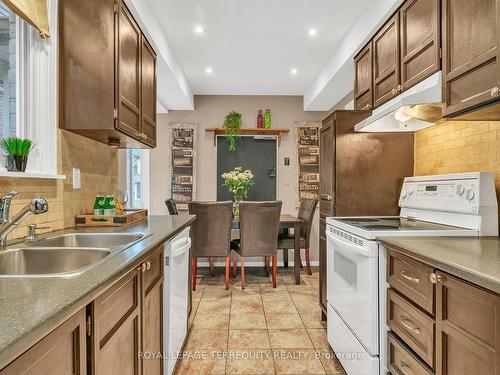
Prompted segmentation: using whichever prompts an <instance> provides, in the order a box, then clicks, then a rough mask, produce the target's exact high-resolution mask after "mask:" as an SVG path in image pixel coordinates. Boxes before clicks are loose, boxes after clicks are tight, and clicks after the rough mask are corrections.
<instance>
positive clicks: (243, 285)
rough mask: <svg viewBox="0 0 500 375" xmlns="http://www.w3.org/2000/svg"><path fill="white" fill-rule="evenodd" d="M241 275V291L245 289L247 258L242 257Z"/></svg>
mask: <svg viewBox="0 0 500 375" xmlns="http://www.w3.org/2000/svg"><path fill="white" fill-rule="evenodd" d="M240 269H241V271H240V272H241V274H240V279H241V280H240V282H241V289H242V290H243V289H245V257H241V265H240Z"/></svg>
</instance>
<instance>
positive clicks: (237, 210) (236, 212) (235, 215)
mask: <svg viewBox="0 0 500 375" xmlns="http://www.w3.org/2000/svg"><path fill="white" fill-rule="evenodd" d="M233 218H234V219H235V220H239V219H240V201H239V200H236V199H235V200H234V202H233Z"/></svg>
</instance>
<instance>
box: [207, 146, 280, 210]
mask: <svg viewBox="0 0 500 375" xmlns="http://www.w3.org/2000/svg"><path fill="white" fill-rule="evenodd" d="M235 167H242V168H243V170H245V169H250V170H251V171H252V173H253V175H254V179H253V180H254V185H253V186H252V188H251V189H250V191H249V193H248V198H247V200H251V201H272V200H276V174H277V171H276V139H258V138H257V139H256V138H254V137H241V138H240V139H238V141H237V145H236V152H230V151H229V150H228V147H227V142H226V140H225V139H224V137H217V200H218V201H225V200H233V195H232V194H231V193H230V192H229V191H228V190H227V188H226V187H225V186H223V185H222V183H223V179H222V177H221V175H222V174H223V173H224V172H227V171H230V170H232V169H233V168H235Z"/></svg>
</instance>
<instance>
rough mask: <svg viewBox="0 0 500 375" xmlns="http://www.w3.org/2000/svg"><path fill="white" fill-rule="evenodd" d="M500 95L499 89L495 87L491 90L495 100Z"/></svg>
mask: <svg viewBox="0 0 500 375" xmlns="http://www.w3.org/2000/svg"><path fill="white" fill-rule="evenodd" d="M499 94H500V88H498V87H493V88H492V89H491V96H492V97H493V98H494V97H495V96H498V95H499Z"/></svg>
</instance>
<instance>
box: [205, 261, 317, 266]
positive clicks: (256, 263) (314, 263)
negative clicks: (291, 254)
mask: <svg viewBox="0 0 500 375" xmlns="http://www.w3.org/2000/svg"><path fill="white" fill-rule="evenodd" d="M302 263H303V264H304V265H305V262H304V261H302ZM214 264H215V267H225V266H226V263H225V262H222V261H215V263H214ZM238 264H239V262H238ZM293 266H294V263H293V260H289V261H288V267H293ZM311 266H312V267H318V266H319V261H317V260H313V261H311ZM198 267H208V261H206V260H203V261H200V260H199V261H198ZM245 267H264V261H263V260H245ZM278 267H283V261H278Z"/></svg>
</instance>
